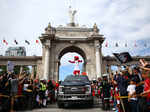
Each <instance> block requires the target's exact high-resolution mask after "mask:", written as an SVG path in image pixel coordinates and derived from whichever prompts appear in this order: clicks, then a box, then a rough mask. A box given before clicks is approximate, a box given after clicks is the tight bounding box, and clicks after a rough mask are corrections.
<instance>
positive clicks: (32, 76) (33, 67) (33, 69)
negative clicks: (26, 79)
mask: <svg viewBox="0 0 150 112" xmlns="http://www.w3.org/2000/svg"><path fill="white" fill-rule="evenodd" d="M34 73H35V65H33V66H32V73H31V79H34V78H35V76H34Z"/></svg>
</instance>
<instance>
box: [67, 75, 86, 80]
mask: <svg viewBox="0 0 150 112" xmlns="http://www.w3.org/2000/svg"><path fill="white" fill-rule="evenodd" d="M64 81H67V82H68V81H69V82H70V81H72V82H74V81H79V82H80V81H81V82H89V79H88V77H87V76H84V75H76V76H75V75H69V76H67V77H66V78H65V80H64Z"/></svg>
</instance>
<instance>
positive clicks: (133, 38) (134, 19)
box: [0, 0, 150, 55]
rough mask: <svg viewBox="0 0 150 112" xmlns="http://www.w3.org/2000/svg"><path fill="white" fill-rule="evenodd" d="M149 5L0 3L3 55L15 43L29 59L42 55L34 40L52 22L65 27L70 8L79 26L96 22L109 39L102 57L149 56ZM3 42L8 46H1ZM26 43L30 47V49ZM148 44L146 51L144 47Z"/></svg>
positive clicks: (128, 1)
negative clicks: (119, 53) (15, 41)
mask: <svg viewBox="0 0 150 112" xmlns="http://www.w3.org/2000/svg"><path fill="white" fill-rule="evenodd" d="M149 4H150V0H72V1H71V0H0V54H4V52H5V50H6V49H7V48H8V47H9V46H16V45H15V43H14V42H13V41H14V39H16V40H17V41H18V43H19V45H18V46H25V47H26V50H27V55H34V54H35V55H41V54H42V50H41V44H39V45H38V44H35V40H36V39H38V37H39V36H40V35H41V33H42V32H44V29H45V27H46V26H47V25H48V23H49V22H51V24H52V25H53V26H55V27H57V26H59V25H66V24H67V23H68V22H69V16H68V7H69V5H71V6H72V7H73V8H74V9H76V10H77V14H76V16H75V22H76V23H78V24H79V25H80V26H82V25H86V26H87V27H92V26H93V24H94V23H95V22H96V23H97V25H98V27H99V29H100V33H101V34H104V36H105V37H106V40H105V42H104V44H103V46H104V45H105V43H106V42H108V46H109V47H108V48H106V47H103V55H111V54H112V52H121V51H129V52H131V54H132V55H149V53H150V51H149V47H150V44H149V43H150V14H149V11H150V7H149ZM3 39H6V41H7V42H8V46H6V45H5V44H3V43H2V40H3ZM25 39H27V40H28V41H30V43H31V44H30V45H27V44H26V43H25V42H24V40H25ZM116 42H118V43H119V47H118V48H117V47H115V43H116ZM146 42H147V47H144V43H146ZM148 42H149V43H148ZM125 43H127V44H128V47H127V48H125V47H124V44H125ZM134 43H136V44H137V47H134ZM148 44H149V45H148ZM36 49H39V50H36ZM112 49H113V50H112ZM145 50H146V51H145ZM143 52H144V53H143Z"/></svg>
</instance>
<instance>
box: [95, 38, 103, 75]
mask: <svg viewBox="0 0 150 112" xmlns="http://www.w3.org/2000/svg"><path fill="white" fill-rule="evenodd" d="M95 57H96V59H95V61H96V76H97V77H101V75H102V74H101V73H102V70H101V69H102V67H101V66H102V59H101V58H102V56H101V44H100V42H99V41H98V40H95Z"/></svg>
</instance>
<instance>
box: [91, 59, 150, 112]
mask: <svg viewBox="0 0 150 112" xmlns="http://www.w3.org/2000/svg"><path fill="white" fill-rule="evenodd" d="M139 63H140V65H139V66H134V67H133V68H131V67H128V66H125V70H120V71H117V72H116V73H114V74H113V73H111V74H109V75H106V74H104V75H103V77H102V78H99V79H98V81H93V83H92V86H93V95H94V96H97V97H98V98H101V99H102V108H103V109H104V110H109V109H110V106H111V105H113V110H114V111H116V112H150V64H149V63H147V62H145V61H144V60H142V59H141V60H140V61H139Z"/></svg>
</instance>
